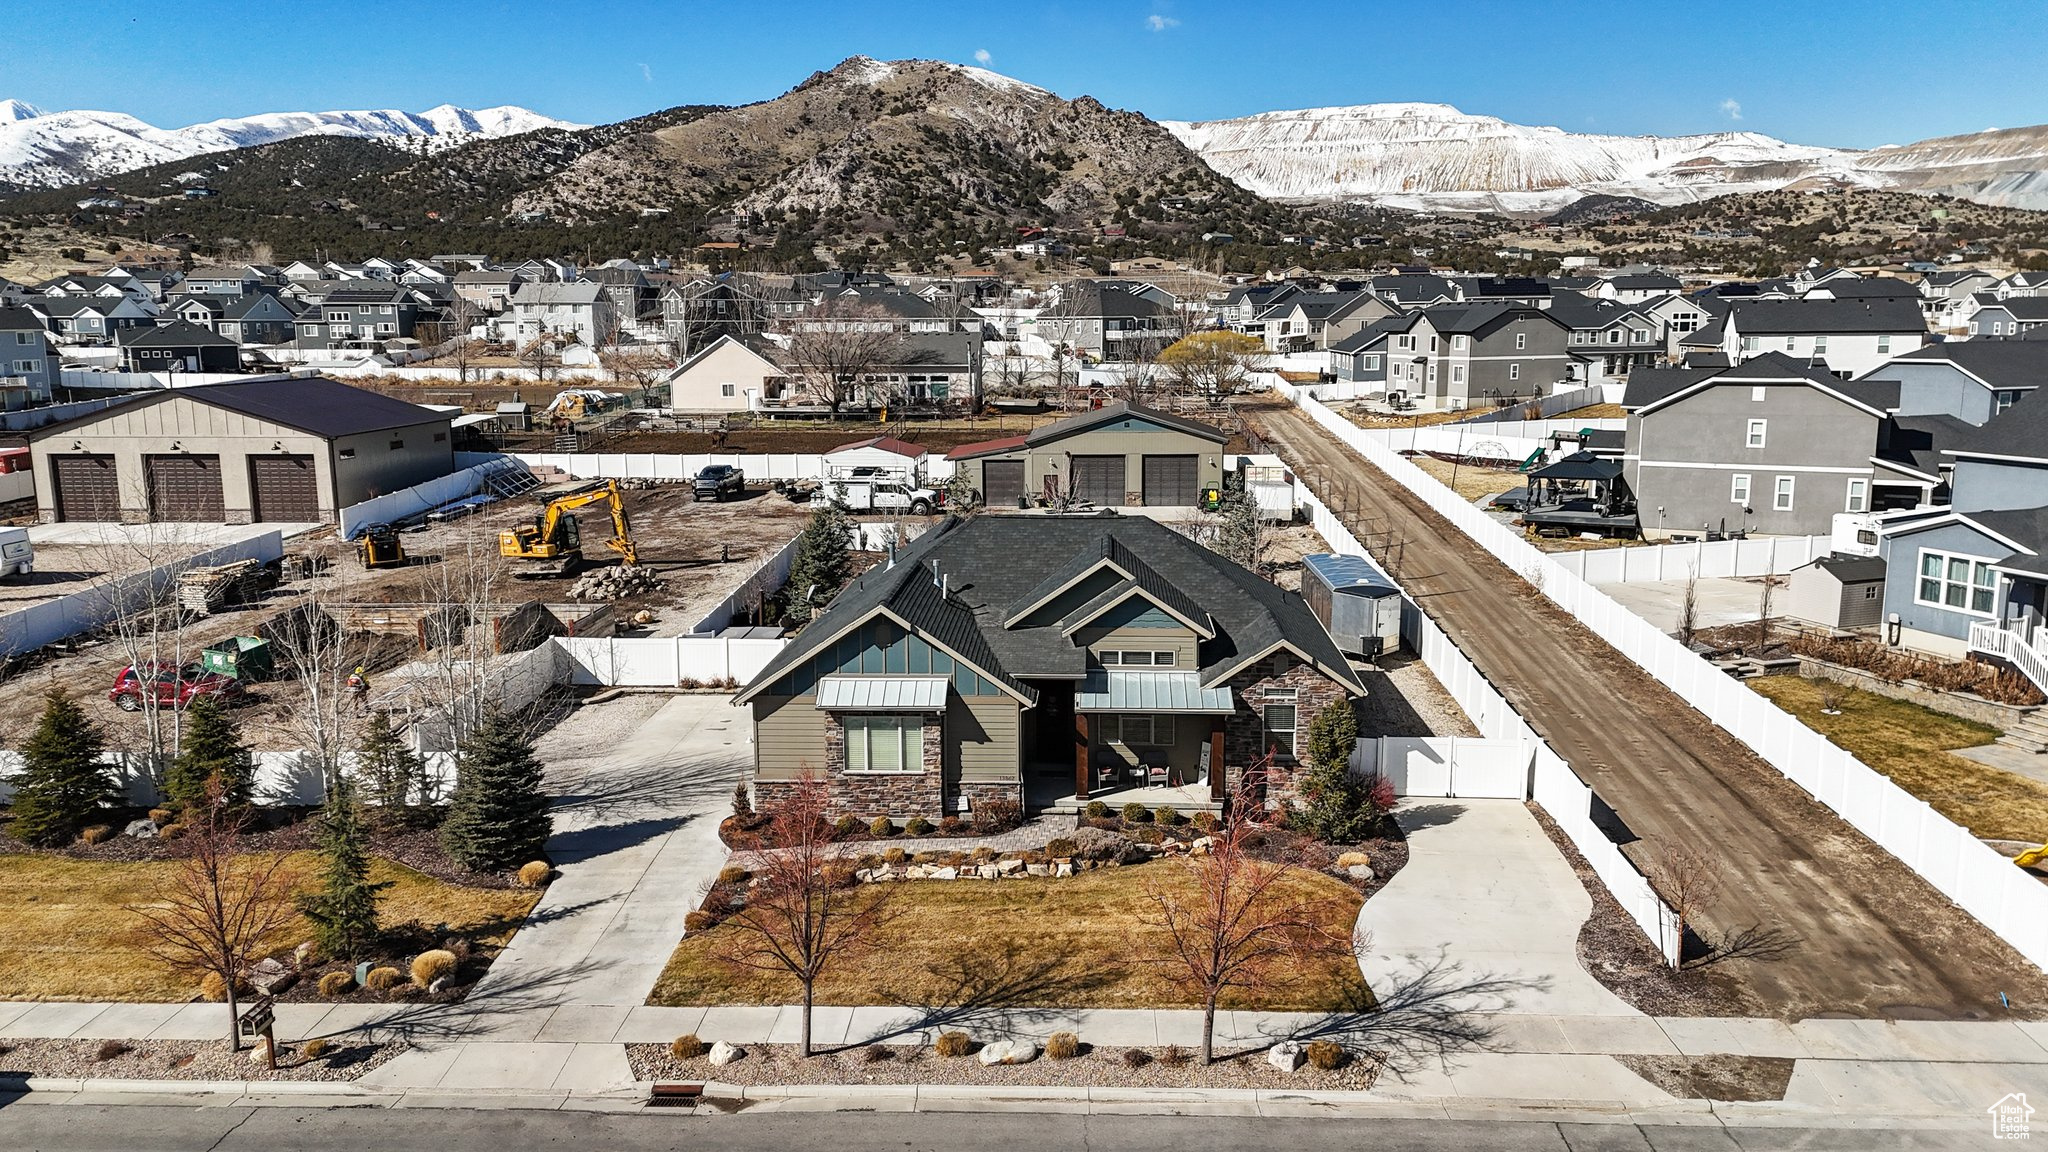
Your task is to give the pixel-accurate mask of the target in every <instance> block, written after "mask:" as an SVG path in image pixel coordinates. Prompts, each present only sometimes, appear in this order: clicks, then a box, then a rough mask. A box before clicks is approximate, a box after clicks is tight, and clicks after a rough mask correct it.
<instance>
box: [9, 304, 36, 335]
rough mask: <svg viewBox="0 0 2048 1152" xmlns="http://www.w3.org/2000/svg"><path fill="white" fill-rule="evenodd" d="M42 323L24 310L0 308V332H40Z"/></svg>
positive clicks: (31, 313)
mask: <svg viewBox="0 0 2048 1152" xmlns="http://www.w3.org/2000/svg"><path fill="white" fill-rule="evenodd" d="M44 330H45V329H44V327H43V322H42V321H41V320H38V319H37V318H36V314H35V313H33V312H30V311H29V310H28V309H26V308H0V332H41V331H44Z"/></svg>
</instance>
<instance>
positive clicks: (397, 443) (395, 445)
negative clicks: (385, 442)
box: [391, 440, 405, 452]
mask: <svg viewBox="0 0 2048 1152" xmlns="http://www.w3.org/2000/svg"><path fill="white" fill-rule="evenodd" d="M403 447H405V441H403V440H393V441H392V442H391V450H392V451H393V452H396V451H398V450H399V449H400V448H403Z"/></svg>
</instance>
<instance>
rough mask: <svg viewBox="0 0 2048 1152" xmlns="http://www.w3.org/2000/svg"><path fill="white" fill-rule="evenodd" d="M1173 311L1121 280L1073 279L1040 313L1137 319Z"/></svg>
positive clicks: (1056, 316) (1057, 315) (1049, 315)
mask: <svg viewBox="0 0 2048 1152" xmlns="http://www.w3.org/2000/svg"><path fill="white" fill-rule="evenodd" d="M1172 311H1173V310H1172V309H1171V308H1169V307H1167V306H1166V305H1164V304H1161V303H1160V302H1159V301H1157V300H1154V299H1152V298H1151V297H1150V296H1146V295H1144V294H1143V293H1140V292H1134V291H1132V290H1131V289H1130V288H1129V287H1126V286H1125V285H1123V284H1120V283H1114V282H1104V281H1099V280H1074V281H1071V282H1069V283H1067V284H1063V285H1061V286H1060V299H1059V303H1057V304H1055V305H1053V306H1052V307H1050V308H1048V309H1046V310H1045V311H1044V312H1042V313H1040V315H1041V316H1045V317H1053V318H1062V317H1089V318H1094V317H1098V316H1099V317H1102V318H1104V319H1118V320H1138V319H1151V318H1156V317H1160V316H1166V315H1169V314H1170V313H1171V312H1172Z"/></svg>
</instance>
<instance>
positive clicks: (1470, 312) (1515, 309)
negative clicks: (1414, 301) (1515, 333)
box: [1423, 303, 1566, 337]
mask: <svg viewBox="0 0 2048 1152" xmlns="http://www.w3.org/2000/svg"><path fill="white" fill-rule="evenodd" d="M1423 315H1424V316H1426V317H1427V318H1428V320H1429V326H1430V327H1431V328H1434V329H1436V331H1437V332H1439V333H1441V334H1443V335H1445V336H1453V335H1464V336H1476V337H1484V336H1487V335H1490V334H1491V333H1493V332H1494V331H1495V330H1497V329H1499V328H1500V327H1502V326H1503V325H1506V324H1508V323H1511V322H1513V321H1515V320H1541V321H1543V322H1544V323H1547V324H1554V325H1556V326H1557V327H1559V328H1563V327H1566V324H1565V323H1564V321H1562V320H1559V319H1558V318H1557V317H1555V316H1552V315H1551V314H1550V311H1549V309H1545V308H1534V307H1531V306H1529V305H1527V304H1501V303H1487V304H1439V305H1437V306H1436V307H1434V308H1426V309H1424V310H1423Z"/></svg>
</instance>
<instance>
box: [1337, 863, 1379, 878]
mask: <svg viewBox="0 0 2048 1152" xmlns="http://www.w3.org/2000/svg"><path fill="white" fill-rule="evenodd" d="M1344 871H1346V872H1348V873H1350V874H1351V878H1352V879H1353V880H1370V879H1372V865H1370V864H1353V865H1352V866H1351V867H1349V868H1346V869H1345V870H1344Z"/></svg>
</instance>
